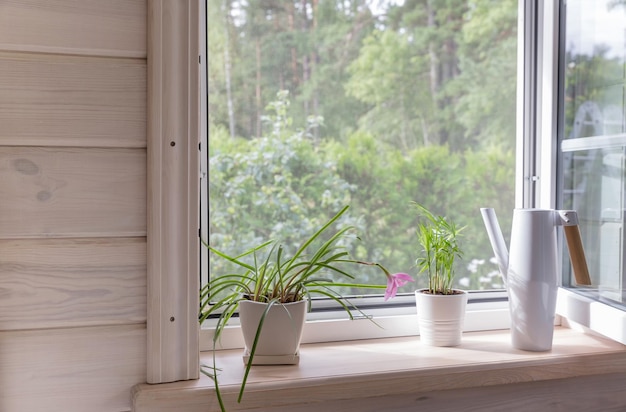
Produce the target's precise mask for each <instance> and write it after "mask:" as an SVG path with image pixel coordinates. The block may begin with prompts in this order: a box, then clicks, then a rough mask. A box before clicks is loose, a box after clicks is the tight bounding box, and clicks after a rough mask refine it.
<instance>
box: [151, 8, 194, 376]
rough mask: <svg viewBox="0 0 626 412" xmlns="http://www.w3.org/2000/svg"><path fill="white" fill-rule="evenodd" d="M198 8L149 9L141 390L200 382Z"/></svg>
mask: <svg viewBox="0 0 626 412" xmlns="http://www.w3.org/2000/svg"><path fill="white" fill-rule="evenodd" d="M198 7H199V2H194V1H188V0H150V1H149V2H148V16H149V25H148V31H149V36H148V38H149V43H148V46H149V47H148V62H149V63H148V188H149V189H148V191H149V193H148V228H147V229H148V249H147V253H148V266H147V268H148V320H147V327H148V363H147V382H149V383H160V382H172V381H177V380H185V379H196V378H198V375H199V369H198V356H199V355H198V354H199V342H198V340H199V325H198V308H199V296H198V295H199V290H200V280H199V273H200V270H199V259H200V258H199V256H200V255H199V249H200V242H199V236H198V231H199V227H200V226H199V197H198V196H199V191H200V168H199V159H200V151H199V143H200V120H199V114H200V113H199V99H200V88H199V87H198V85H199V83H198V80H199V74H200V67H199V62H198V52H199V44H198V42H199V39H198V30H199V29H198V27H199V19H200V16H199V13H198Z"/></svg>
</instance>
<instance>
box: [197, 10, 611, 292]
mask: <svg viewBox="0 0 626 412" xmlns="http://www.w3.org/2000/svg"><path fill="white" fill-rule="evenodd" d="M517 7H518V6H517V0H498V1H492V0H474V1H467V0H452V1H446V2H432V1H426V0H406V1H402V0H387V1H385V0H370V1H364V0H345V1H335V0H297V1H295V0H277V1H264V0H208V3H207V22H208V24H207V36H208V37H207V49H208V113H209V115H208V119H209V125H208V128H209V241H210V243H211V245H213V246H214V247H215V248H217V249H219V250H221V251H223V252H226V253H228V254H231V255H238V254H240V253H241V252H244V251H246V250H248V249H250V248H252V247H253V246H256V245H259V244H260V243H262V242H263V241H264V240H267V239H279V240H280V241H281V242H282V244H283V246H284V247H285V248H286V249H287V250H289V249H291V250H293V249H294V248H295V247H297V245H299V244H300V243H301V242H302V240H303V239H304V238H306V237H307V236H309V235H310V234H312V233H313V232H314V231H315V230H316V229H317V228H319V227H321V225H322V224H323V223H324V222H325V221H327V220H328V219H329V218H330V217H332V216H333V215H334V214H335V213H337V212H338V211H339V210H340V209H341V208H342V207H343V206H344V205H350V209H349V210H348V212H347V213H346V214H345V215H344V216H343V217H342V219H341V221H340V223H341V224H351V225H354V226H356V228H357V232H356V233H357V234H358V238H356V237H354V238H351V239H348V240H346V243H345V246H346V247H347V248H348V249H349V251H350V253H351V255H352V256H353V257H354V258H357V259H360V260H366V261H377V262H380V263H382V264H383V265H384V266H386V267H387V268H388V269H389V270H390V271H391V272H408V273H410V274H411V275H413V276H414V277H415V276H416V275H417V269H416V265H415V260H416V259H417V258H418V256H419V253H420V252H419V248H418V245H417V237H416V234H415V231H416V228H417V222H418V213H417V209H416V208H414V207H413V206H412V205H411V203H410V202H411V201H415V202H418V203H420V204H422V205H424V206H426V207H427V208H428V209H430V210H432V211H433V212H435V213H437V214H441V215H445V216H447V217H449V218H451V219H452V220H454V221H455V222H456V223H457V224H458V225H461V226H466V228H465V229H464V231H463V236H462V238H461V246H462V249H463V251H464V255H463V258H462V259H461V260H460V261H459V262H458V263H457V268H456V273H457V275H456V286H457V287H459V288H462V289H468V290H471V289H474V290H478V289H494V288H501V287H502V281H501V277H500V276H499V274H498V272H497V265H496V264H495V262H494V261H493V259H492V256H493V252H492V249H491V246H490V245H489V240H488V238H487V235H486V233H485V229H484V225H483V222H482V218H481V215H480V212H479V208H480V207H494V208H495V209H496V211H497V213H498V217H499V219H500V223H501V225H502V228H503V231H504V232H505V233H504V234H505V236H506V237H507V239H508V238H509V231H510V221H511V215H512V210H513V208H514V197H515V196H514V186H515V182H514V178H515V136H516V129H515V118H516V107H515V104H516V95H515V93H516V85H517V82H516V72H517V67H516V65H517ZM620 107H622V108H623V106H620ZM223 265H224V261H223V260H218V259H211V260H210V264H209V273H210V276H219V274H221V273H225V270H226V269H225V268H224V266H223ZM358 276H359V281H361V282H363V283H378V284H380V283H384V282H385V279H384V278H381V275H380V272H378V271H375V270H373V271H372V272H371V273H368V272H365V271H364V272H363V273H361V274H359V275H358ZM425 285H426V279H425V278H424V277H419V276H418V283H413V284H409V285H407V286H406V287H405V288H404V289H402V290H400V292H412V291H413V290H414V289H416V288H418V287H423V286H425ZM343 292H344V293H345V294H347V295H354V294H362V293H377V294H380V291H371V290H365V291H363V290H345V291H343Z"/></svg>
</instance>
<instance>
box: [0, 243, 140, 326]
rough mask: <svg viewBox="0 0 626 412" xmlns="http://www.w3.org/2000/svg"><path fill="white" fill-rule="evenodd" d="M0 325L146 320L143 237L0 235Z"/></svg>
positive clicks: (136, 321)
mask: <svg viewBox="0 0 626 412" xmlns="http://www.w3.org/2000/svg"><path fill="white" fill-rule="evenodd" d="M0 251H1V253H0V307H1V308H2V310H0V330H17V329H37V328H59V327H69V326H72V327H76V326H88V325H89V326H91V325H112V324H132V323H145V321H146V242H145V239H143V238H128V239H116V238H111V239H28V240H0Z"/></svg>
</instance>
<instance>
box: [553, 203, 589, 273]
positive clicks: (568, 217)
mask: <svg viewBox="0 0 626 412" xmlns="http://www.w3.org/2000/svg"><path fill="white" fill-rule="evenodd" d="M559 214H560V215H561V224H562V225H563V231H564V232H565V239H566V240H567V248H568V249H569V257H570V260H571V262H572V269H573V271H574V278H576V283H577V284H578V285H591V278H590V277H589V268H588V267H587V260H586V259H585V249H584V248H583V241H582V238H581V236H580V229H579V228H578V216H577V214H576V212H574V211H570V210H567V211H559Z"/></svg>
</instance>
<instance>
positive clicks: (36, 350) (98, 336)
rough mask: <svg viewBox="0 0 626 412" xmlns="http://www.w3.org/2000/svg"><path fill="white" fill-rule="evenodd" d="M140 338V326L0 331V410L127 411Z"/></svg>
mask: <svg viewBox="0 0 626 412" xmlns="http://www.w3.org/2000/svg"><path fill="white" fill-rule="evenodd" d="M145 339H146V331H145V326H140V325H136V326H111V327H97V328H76V329H53V330H40V331H21V332H0V410H1V411H2V412H27V411H28V412H30V411H33V412H35V411H46V412H79V411H81V412H82V411H89V412H105V411H106V412H112V411H125V410H130V396H129V388H131V387H132V386H133V385H134V384H137V383H138V382H143V381H144V380H145V367H146V366H145V356H146V354H145Z"/></svg>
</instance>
